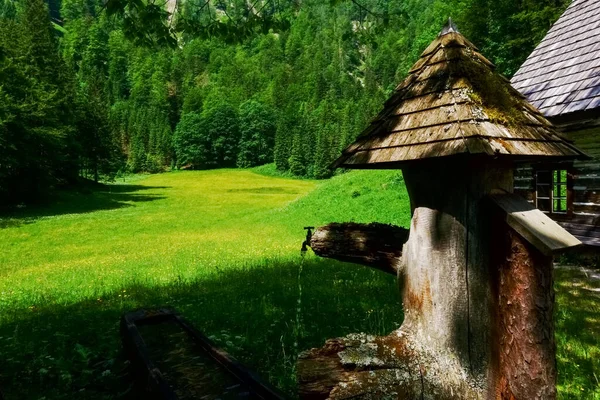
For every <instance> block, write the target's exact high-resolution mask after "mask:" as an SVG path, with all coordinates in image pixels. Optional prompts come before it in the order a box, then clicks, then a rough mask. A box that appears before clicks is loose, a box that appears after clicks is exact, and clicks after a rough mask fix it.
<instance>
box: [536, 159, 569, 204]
mask: <svg viewBox="0 0 600 400" xmlns="http://www.w3.org/2000/svg"><path fill="white" fill-rule="evenodd" d="M567 176H568V175H567V171H566V170H546V171H541V170H540V171H537V172H536V207H537V208H539V209H540V210H542V211H544V212H548V213H557V214H559V213H567V211H568V206H569V204H568V196H567Z"/></svg>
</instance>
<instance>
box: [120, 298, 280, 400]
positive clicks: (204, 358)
mask: <svg viewBox="0 0 600 400" xmlns="http://www.w3.org/2000/svg"><path fill="white" fill-rule="evenodd" d="M121 337H122V341H123V347H124V349H125V351H126V353H127V356H128V358H129V359H130V360H131V363H132V371H133V373H134V375H135V379H136V383H137V385H138V388H137V389H138V390H139V395H140V396H141V398H144V399H152V400H153V399H156V400H189V399H201V400H213V399H215V400H216V399H221V400H228V399H263V400H282V399H284V398H285V397H284V396H283V395H282V394H280V393H279V392H278V391H277V390H276V389H274V388H272V387H271V386H269V385H268V384H266V383H264V382H262V381H261V380H260V379H259V378H258V377H257V376H256V375H255V374H254V373H252V372H250V371H249V370H248V369H247V368H246V367H244V366H243V365H242V364H240V363H239V362H237V361H236V360H235V359H234V358H232V357H231V356H230V355H229V354H227V353H226V352H225V351H223V350H222V349H220V348H218V347H216V346H215V344H214V343H213V342H212V341H211V340H210V339H208V338H207V337H206V336H205V335H204V334H202V333H201V332H200V331H198V330H197V329H195V328H194V327H193V326H192V325H191V324H190V323H189V322H188V321H186V320H185V319H184V318H182V317H181V316H179V315H178V314H177V313H175V312H174V311H173V310H169V309H159V310H138V311H134V312H130V313H127V314H125V315H123V317H122V318H121Z"/></svg>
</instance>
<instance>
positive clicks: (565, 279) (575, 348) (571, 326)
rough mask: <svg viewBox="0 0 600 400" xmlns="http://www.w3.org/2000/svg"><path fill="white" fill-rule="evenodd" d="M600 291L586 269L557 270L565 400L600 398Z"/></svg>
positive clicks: (561, 383) (561, 382) (561, 379)
mask: <svg viewBox="0 0 600 400" xmlns="http://www.w3.org/2000/svg"><path fill="white" fill-rule="evenodd" d="M598 288H600V285H599V284H598V283H597V282H596V283H595V284H594V282H593V281H592V280H590V279H588V277H587V276H586V274H585V272H583V271H582V270H579V269H575V268H573V269H562V268H559V269H557V270H556V293H557V296H556V301H557V305H556V307H557V309H556V313H555V316H556V341H557V347H558V351H557V358H558V364H559V374H558V375H559V376H558V378H559V379H558V381H559V382H558V384H559V386H562V391H563V393H562V396H561V398H563V399H580V398H593V399H596V398H600V340H599V339H598V338H599V337H600V293H599V292H598ZM590 388H592V391H590Z"/></svg>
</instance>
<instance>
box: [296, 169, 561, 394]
mask: <svg viewBox="0 0 600 400" xmlns="http://www.w3.org/2000/svg"><path fill="white" fill-rule="evenodd" d="M403 173H404V179H405V182H406V185H407V189H408V191H409V195H410V198H411V208H412V212H413V217H412V221H411V227H410V234H409V237H408V240H407V241H406V243H404V245H403V250H402V256H401V257H398V256H394V257H369V256H365V254H369V253H371V252H372V251H369V249H365V248H364V247H362V246H364V245H366V242H365V241H361V240H358V241H353V240H348V239H347V238H346V236H345V235H344V234H341V237H342V238H343V240H334V242H336V243H338V245H337V246H332V247H331V248H332V249H334V250H328V251H323V250H322V248H319V250H318V252H317V254H320V255H324V256H332V257H333V258H337V259H344V260H345V261H351V260H352V259H361V260H365V259H367V260H373V259H377V260H381V259H385V260H397V263H396V267H395V269H396V270H397V271H398V282H399V288H400V291H401V293H402V298H403V304H402V306H403V310H404V321H403V324H402V326H401V327H400V328H399V329H398V330H396V331H394V332H392V333H391V334H390V335H388V336H384V337H373V336H367V335H362V334H358V335H349V336H347V337H345V338H341V339H334V340H330V341H328V342H327V343H326V345H325V347H323V348H320V349H312V350H310V351H308V352H305V353H303V354H302V355H301V357H300V359H299V364H298V373H299V381H300V395H301V398H304V399H327V398H329V399H349V398H353V399H522V400H529V399H553V398H555V396H556V393H555V389H554V387H555V386H554V384H555V375H556V371H555V367H554V339H553V337H554V336H553V325H552V304H553V294H552V269H551V265H552V260H551V258H550V257H547V256H544V255H543V254H541V253H540V252H539V251H537V250H536V249H535V248H533V247H532V246H531V245H530V244H529V243H527V242H526V241H525V240H523V239H522V238H521V237H520V236H519V235H518V234H516V233H515V232H514V231H512V229H511V228H509V227H508V225H507V224H506V222H505V221H504V220H503V219H502V218H501V216H498V218H495V217H493V215H494V214H493V212H499V211H498V209H497V208H493V207H495V206H493V205H492V202H491V201H489V200H488V199H486V196H487V195H488V194H490V193H492V192H493V191H494V190H496V189H502V190H506V191H509V192H510V191H511V190H512V169H511V168H510V167H507V166H503V165H498V166H496V167H492V166H489V165H488V166H485V165H473V164H467V163H463V164H459V163H456V164H448V163H446V164H443V165H442V164H438V165H437V166H436V168H433V166H432V168H431V169H419V170H416V169H405V170H404V171H403ZM340 229H341V226H337V227H334V228H333V229H332V228H331V227H330V228H327V229H324V230H323V231H322V232H321V234H322V237H319V236H318V235H317V239H316V240H315V243H319V244H322V243H325V242H327V240H325V237H328V238H329V239H331V238H332V237H338V236H339V235H340V233H339V232H340ZM343 231H344V230H342V232H343ZM332 232H333V233H332ZM350 237H351V238H352V237H353V236H352V235H350ZM356 243H359V244H360V246H358V247H357V246H356ZM376 243H382V242H381V241H377V242H376ZM344 246H348V248H349V249H351V250H350V253H351V257H349V258H344V257H343V254H342V253H343V252H344ZM400 246H402V241H400V240H397V239H394V243H386V245H385V246H384V248H385V249H386V251H385V252H384V253H385V254H394V255H396V254H398V251H394V250H392V249H393V248H394V247H396V248H400ZM357 249H358V250H359V252H358V253H359V254H360V257H357V256H356V255H354V254H355V253H356V252H357ZM374 253H375V254H378V252H377V251H375V252H374ZM378 262H380V261H378ZM361 263H363V264H370V263H371V262H369V263H366V262H361Z"/></svg>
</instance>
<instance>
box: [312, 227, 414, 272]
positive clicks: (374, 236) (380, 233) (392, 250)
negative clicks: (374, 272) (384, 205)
mask: <svg viewBox="0 0 600 400" xmlns="http://www.w3.org/2000/svg"><path fill="white" fill-rule="evenodd" d="M407 240H408V229H404V228H401V227H399V226H393V225H385V224H377V223H372V224H356V223H345V224H335V223H334V224H329V225H326V226H324V227H321V228H319V229H317V230H316V231H315V232H314V233H313V236H312V239H311V241H310V247H311V248H312V250H313V251H314V252H315V254H317V255H318V256H321V257H327V258H333V259H336V260H340V261H346V262H351V263H355V264H362V265H366V266H369V267H373V268H376V269H379V270H382V271H384V272H388V273H391V274H394V275H396V274H397V273H398V271H397V269H396V268H397V266H398V264H399V261H400V257H401V256H402V245H403V244H404V243H405V242H406V241H407Z"/></svg>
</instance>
